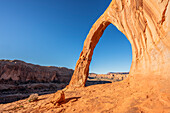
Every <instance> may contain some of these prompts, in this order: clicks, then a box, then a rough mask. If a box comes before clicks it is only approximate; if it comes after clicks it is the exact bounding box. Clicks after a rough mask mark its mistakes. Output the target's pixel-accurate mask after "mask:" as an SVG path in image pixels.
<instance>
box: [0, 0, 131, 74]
mask: <svg viewBox="0 0 170 113" xmlns="http://www.w3.org/2000/svg"><path fill="white" fill-rule="evenodd" d="M110 2H111V0H0V59H10V60H13V59H18V60H23V61H25V62H29V63H33V64H39V65H46V66H59V67H68V68H72V69H74V67H75V65H76V62H77V60H78V58H79V55H80V52H81V51H82V48H83V43H84V40H85V38H86V36H87V34H88V32H89V30H90V28H91V26H92V25H93V23H94V22H95V21H96V20H97V19H98V18H99V17H100V15H101V14H102V13H103V12H104V11H105V9H106V8H107V7H108V5H109V3H110ZM131 59H132V53H131V46H130V43H129V41H128V40H127V39H126V37H125V36H124V35H123V34H122V33H121V32H120V31H118V30H117V28H116V27H114V26H113V25H110V26H109V27H108V28H107V29H106V31H105V32H104V34H103V36H102V38H101V40H100V42H99V44H98V45H97V47H96V48H95V51H94V55H93V59H92V63H91V66H90V72H96V73H107V72H110V71H112V72H120V71H121V72H125V71H129V69H130V65H131Z"/></svg>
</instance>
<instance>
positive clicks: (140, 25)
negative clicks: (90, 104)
mask: <svg viewBox="0 0 170 113" xmlns="http://www.w3.org/2000/svg"><path fill="white" fill-rule="evenodd" d="M169 20H170V6H169V0H112V2H111V3H110V5H109V7H108V8H107V9H106V11H105V12H104V13H103V15H101V17H100V18H99V19H98V20H97V21H96V22H95V23H94V25H93V26H92V28H91V30H90V32H89V34H88V35H87V38H86V40H85V42H84V47H83V51H82V52H81V54H80V57H79V60H78V61H77V64H76V67H75V71H74V74H73V76H72V79H71V81H70V84H69V87H72V88H77V87H84V85H85V82H86V80H87V77H88V73H89V65H90V62H91V59H92V55H93V50H94V48H95V46H96V44H97V43H98V41H99V39H100V37H101V36H102V34H103V32H104V30H105V29H106V27H107V26H108V25H109V24H113V25H115V26H116V27H117V28H118V29H119V30H120V31H121V32H122V33H123V34H125V36H126V37H127V39H128V40H129V41H130V43H131V46H132V64H131V69H130V75H131V76H133V78H136V80H137V79H138V78H146V79H147V78H149V79H150V78H152V80H156V79H159V80H161V83H163V84H166V85H164V86H165V87H166V89H168V88H167V86H168V85H167V84H169V82H170V74H169V73H170V25H169V24H170V22H169ZM159 80H158V81H159ZM168 81H169V82H168Z"/></svg>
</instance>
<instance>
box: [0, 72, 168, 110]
mask: <svg viewBox="0 0 170 113" xmlns="http://www.w3.org/2000/svg"><path fill="white" fill-rule="evenodd" d="M139 76H140V75H139ZM148 76H149V75H148ZM143 82H144V83H145V82H146V80H144V81H143ZM154 85H155V84H154V83H152V84H148V83H147V84H138V83H136V84H131V83H129V82H128V80H127V79H126V80H124V81H121V82H114V83H108V84H103V85H93V86H89V87H85V88H80V89H76V90H66V91H65V102H63V103H61V104H60V105H59V106H56V105H54V104H52V103H50V100H49V99H50V98H52V97H53V95H54V94H48V95H42V96H39V100H38V101H36V102H28V100H27V99H25V100H20V101H17V102H14V103H9V104H0V106H1V107H0V112H2V111H3V113H9V112H10V113H169V112H170V95H166V94H163V93H162V94H159V93H158V92H159V90H158V89H155V88H153V87H154Z"/></svg>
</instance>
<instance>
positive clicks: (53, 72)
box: [0, 60, 73, 84]
mask: <svg viewBox="0 0 170 113" xmlns="http://www.w3.org/2000/svg"><path fill="white" fill-rule="evenodd" d="M72 73H73V70H72V69H67V68H64V67H54V66H39V65H34V64H30V63H25V62H23V61H19V60H0V82H1V83H5V82H8V84H9V82H10V81H15V82H18V83H28V82H33V83H39V82H44V83H45V82H46V83H48V82H69V81H70V77H71V76H72Z"/></svg>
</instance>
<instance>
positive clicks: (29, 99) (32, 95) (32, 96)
mask: <svg viewBox="0 0 170 113" xmlns="http://www.w3.org/2000/svg"><path fill="white" fill-rule="evenodd" d="M36 100H38V94H37V93H35V94H31V95H30V96H29V98H28V101H29V102H33V101H36Z"/></svg>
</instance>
